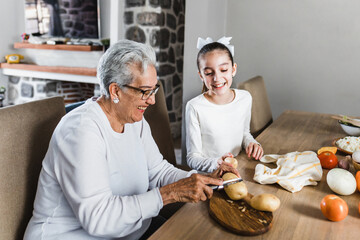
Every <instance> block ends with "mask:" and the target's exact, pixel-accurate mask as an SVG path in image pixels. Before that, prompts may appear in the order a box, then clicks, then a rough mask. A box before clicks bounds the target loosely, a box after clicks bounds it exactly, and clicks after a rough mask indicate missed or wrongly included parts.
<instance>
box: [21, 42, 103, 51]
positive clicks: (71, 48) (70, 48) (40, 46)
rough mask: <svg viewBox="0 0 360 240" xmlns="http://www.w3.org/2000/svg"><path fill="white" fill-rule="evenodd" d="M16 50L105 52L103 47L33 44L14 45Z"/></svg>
mask: <svg viewBox="0 0 360 240" xmlns="http://www.w3.org/2000/svg"><path fill="white" fill-rule="evenodd" d="M14 48H32V49H47V50H65V51H83V52H90V51H103V46H90V45H68V44H57V45H49V44H32V43H27V42H17V43H14Z"/></svg>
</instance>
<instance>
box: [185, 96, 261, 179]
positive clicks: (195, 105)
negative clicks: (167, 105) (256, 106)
mask: <svg viewBox="0 0 360 240" xmlns="http://www.w3.org/2000/svg"><path fill="white" fill-rule="evenodd" d="M233 91H234V92H235V98H234V100H233V101H232V102H230V103H228V104H224V105H218V104H214V103H211V102H210V101H208V100H207V99H206V98H205V96H204V95H203V94H201V95H199V96H197V97H195V98H193V99H191V100H190V101H189V102H188V103H187V105H186V114H185V121H186V148H187V156H186V159H187V163H188V165H189V167H191V168H193V169H196V170H199V171H204V172H212V171H214V170H215V169H216V168H217V167H218V160H219V159H220V158H221V156H223V155H224V154H225V153H228V152H231V153H232V154H233V155H234V156H236V155H238V154H239V153H240V151H241V148H242V147H244V148H246V147H247V146H248V145H249V144H250V143H251V142H255V143H258V142H257V141H256V140H255V139H254V138H253V136H252V135H251V134H250V119H251V105H252V97H251V95H250V93H249V92H247V91H245V90H239V89H233Z"/></svg>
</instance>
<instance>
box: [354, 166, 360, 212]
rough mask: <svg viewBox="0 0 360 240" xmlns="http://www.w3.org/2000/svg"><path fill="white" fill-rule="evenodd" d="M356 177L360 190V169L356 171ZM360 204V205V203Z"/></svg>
mask: <svg viewBox="0 0 360 240" xmlns="http://www.w3.org/2000/svg"><path fill="white" fill-rule="evenodd" d="M355 179H356V186H357V189H358V190H359V191H360V171H357V172H356V175H355ZM359 206H360V205H359ZM359 210H360V209H359Z"/></svg>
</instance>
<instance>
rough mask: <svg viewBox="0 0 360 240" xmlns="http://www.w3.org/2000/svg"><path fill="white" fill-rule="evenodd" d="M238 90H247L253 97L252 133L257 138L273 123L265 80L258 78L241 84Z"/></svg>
mask: <svg viewBox="0 0 360 240" xmlns="http://www.w3.org/2000/svg"><path fill="white" fill-rule="evenodd" d="M238 88H239V89H244V90H247V91H248V92H250V94H251V96H252V108H251V121H250V132H251V134H252V135H253V136H254V137H257V136H258V135H259V134H260V133H261V132H262V131H264V130H265V128H267V127H268V126H269V125H270V124H271V123H272V122H273V118H272V113H271V108H270V104H269V99H268V96H267V93H266V88H265V83H264V79H263V78H262V77H261V76H256V77H254V78H251V79H249V80H247V81H245V82H241V83H239V84H238Z"/></svg>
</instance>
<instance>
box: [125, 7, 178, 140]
mask: <svg viewBox="0 0 360 240" xmlns="http://www.w3.org/2000/svg"><path fill="white" fill-rule="evenodd" d="M123 21H124V24H125V37H126V38H127V39H130V40H134V41H137V42H142V43H146V44H149V45H151V46H152V47H153V48H154V49H155V51H156V55H157V66H156V67H157V70H158V77H159V80H160V81H161V82H162V84H163V86H164V90H165V96H166V104H167V108H168V112H169V119H170V125H171V131H172V134H173V137H174V138H176V137H179V136H180V135H181V121H182V82H183V59H184V26H185V0H125V12H124V19H123Z"/></svg>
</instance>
